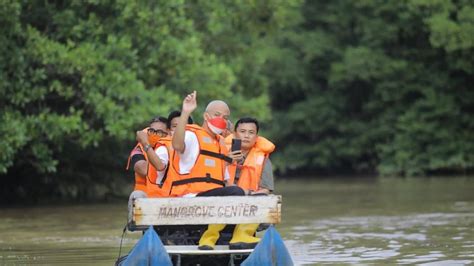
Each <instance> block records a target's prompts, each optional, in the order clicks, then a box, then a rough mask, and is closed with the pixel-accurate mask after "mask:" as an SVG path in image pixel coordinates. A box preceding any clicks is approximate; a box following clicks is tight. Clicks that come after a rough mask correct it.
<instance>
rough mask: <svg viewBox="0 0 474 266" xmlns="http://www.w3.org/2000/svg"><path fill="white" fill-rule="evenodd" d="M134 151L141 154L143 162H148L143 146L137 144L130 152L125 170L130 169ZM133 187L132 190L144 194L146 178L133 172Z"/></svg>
mask: <svg viewBox="0 0 474 266" xmlns="http://www.w3.org/2000/svg"><path fill="white" fill-rule="evenodd" d="M135 149H140V151H141V152H142V154H143V156H145V160H146V161H147V162H148V156H147V155H146V152H145V150H144V149H143V146H142V145H141V144H140V143H137V145H136V146H135V148H133V150H132V151H131V152H130V155H129V156H128V162H127V167H126V168H125V169H126V170H128V169H130V162H131V160H132V154H133V151H134V150H135ZM134 173H135V187H134V188H133V190H141V191H143V192H146V177H145V176H142V175H139V174H138V173H137V172H135V171H134Z"/></svg>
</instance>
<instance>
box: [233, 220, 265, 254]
mask: <svg viewBox="0 0 474 266" xmlns="http://www.w3.org/2000/svg"><path fill="white" fill-rule="evenodd" d="M257 228H258V224H238V225H236V226H235V229H234V234H233V235H232V239H231V240H230V242H229V249H252V248H254V247H255V246H256V245H257V244H258V242H259V241H260V238H258V237H254V235H255V232H256V231H257Z"/></svg>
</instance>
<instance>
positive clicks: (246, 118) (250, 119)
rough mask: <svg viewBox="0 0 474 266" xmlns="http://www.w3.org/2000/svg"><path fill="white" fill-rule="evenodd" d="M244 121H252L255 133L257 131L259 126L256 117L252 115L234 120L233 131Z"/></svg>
mask: <svg viewBox="0 0 474 266" xmlns="http://www.w3.org/2000/svg"><path fill="white" fill-rule="evenodd" d="M245 123H254V124H255V126H256V127H257V133H258V130H259V128H260V127H259V125H258V121H257V119H255V118H253V117H242V118H240V119H239V120H237V122H235V126H234V131H237V127H238V126H239V124H245Z"/></svg>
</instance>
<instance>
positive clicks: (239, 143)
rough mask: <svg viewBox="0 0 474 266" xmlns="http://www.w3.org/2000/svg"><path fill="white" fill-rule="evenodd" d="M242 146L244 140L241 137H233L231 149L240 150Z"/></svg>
mask: <svg viewBox="0 0 474 266" xmlns="http://www.w3.org/2000/svg"><path fill="white" fill-rule="evenodd" d="M241 147H242V140H241V139H232V146H231V148H230V151H238V150H240V149H241Z"/></svg>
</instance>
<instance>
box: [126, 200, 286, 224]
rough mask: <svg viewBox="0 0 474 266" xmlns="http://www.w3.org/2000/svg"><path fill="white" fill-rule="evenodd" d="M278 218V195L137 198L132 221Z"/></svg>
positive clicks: (267, 220) (207, 221) (275, 220)
mask: <svg viewBox="0 0 474 266" xmlns="http://www.w3.org/2000/svg"><path fill="white" fill-rule="evenodd" d="M280 221H281V196H279V195H268V196H228V197H194V198H139V199H136V200H135V202H134V207H133V223H134V225H136V226H140V225H185V224H245V223H271V224H276V223H280Z"/></svg>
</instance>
